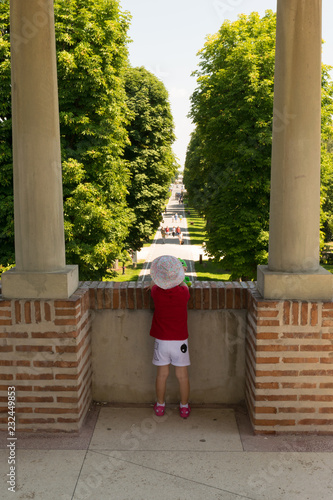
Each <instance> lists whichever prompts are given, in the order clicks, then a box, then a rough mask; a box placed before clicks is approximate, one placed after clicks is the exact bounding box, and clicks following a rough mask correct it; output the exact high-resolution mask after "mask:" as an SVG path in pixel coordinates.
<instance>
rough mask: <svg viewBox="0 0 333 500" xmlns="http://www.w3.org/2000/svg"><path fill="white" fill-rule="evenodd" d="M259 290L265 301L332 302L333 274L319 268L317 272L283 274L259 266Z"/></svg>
mask: <svg viewBox="0 0 333 500" xmlns="http://www.w3.org/2000/svg"><path fill="white" fill-rule="evenodd" d="M257 288H258V290H259V292H260V294H261V295H262V297H263V298H265V299H279V300H283V299H286V300H323V301H329V302H330V301H332V297H333V274H331V273H330V272H329V271H327V270H326V269H324V268H323V267H319V269H318V271H317V272H309V273H283V272H277V271H269V269H268V266H258V269H257Z"/></svg>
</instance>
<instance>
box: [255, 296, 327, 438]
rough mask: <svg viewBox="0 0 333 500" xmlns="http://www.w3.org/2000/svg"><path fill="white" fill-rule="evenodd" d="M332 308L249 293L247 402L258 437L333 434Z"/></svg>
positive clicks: (316, 303)
mask: <svg viewBox="0 0 333 500" xmlns="http://www.w3.org/2000/svg"><path fill="white" fill-rule="evenodd" d="M332 341H333V304H332V303H331V302H330V303H323V302H310V301H309V302H301V301H297V300H295V301H290V300H287V301H274V300H263V299H262V298H261V297H260V295H259V294H258V292H257V291H256V290H251V293H249V307H248V335H247V367H246V370H247V372H246V373H247V374H246V381H247V383H246V399H247V405H248V408H249V412H250V416H251V420H252V424H253V427H254V429H255V431H256V432H257V433H279V432H301V433H309V432H317V433H324V434H328V433H333V342H332Z"/></svg>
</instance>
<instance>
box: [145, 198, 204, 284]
mask: <svg viewBox="0 0 333 500" xmlns="http://www.w3.org/2000/svg"><path fill="white" fill-rule="evenodd" d="M177 191H178V192H179V191H180V190H179V189H174V190H173V192H172V195H171V197H170V200H169V203H168V205H167V210H166V213H165V214H164V216H163V219H164V223H163V224H161V227H162V226H164V228H166V227H167V226H168V227H169V229H170V230H171V233H172V227H173V226H175V227H177V226H179V227H180V229H181V232H182V235H183V241H184V244H183V245H180V244H179V239H178V237H177V236H174V237H173V236H172V234H171V233H170V234H169V236H167V237H166V238H165V240H163V238H162V236H161V231H160V230H158V231H157V233H156V235H155V238H154V241H153V243H152V245H150V247H145V248H143V249H142V250H141V251H140V252H139V253H138V260H140V259H141V260H142V259H144V260H145V261H146V263H145V266H144V269H143V270H142V271H141V273H140V277H139V281H149V280H150V264H151V263H152V261H153V260H154V259H155V258H156V257H159V256H160V255H166V254H167V255H174V256H175V257H177V258H181V259H183V260H185V262H186V264H187V272H186V276H189V277H191V279H192V280H193V279H195V270H194V262H195V261H196V260H199V256H200V254H201V255H202V256H203V257H204V256H205V251H204V249H203V248H202V246H199V245H191V242H190V237H189V233H188V229H187V219H186V211H185V209H184V205H183V203H179V201H178V199H177V198H176V192H177ZM176 216H177V220H175V217H176ZM180 218H181V220H180Z"/></svg>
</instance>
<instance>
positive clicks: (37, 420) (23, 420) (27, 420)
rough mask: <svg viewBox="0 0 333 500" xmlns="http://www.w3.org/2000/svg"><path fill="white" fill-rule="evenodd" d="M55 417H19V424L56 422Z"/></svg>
mask: <svg viewBox="0 0 333 500" xmlns="http://www.w3.org/2000/svg"><path fill="white" fill-rule="evenodd" d="M54 423H55V419H54V418H22V417H20V418H19V424H31V425H33V424H54Z"/></svg>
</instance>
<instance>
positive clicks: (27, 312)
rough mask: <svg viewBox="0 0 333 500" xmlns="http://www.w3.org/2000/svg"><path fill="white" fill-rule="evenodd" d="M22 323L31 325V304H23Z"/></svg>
mask: <svg viewBox="0 0 333 500" xmlns="http://www.w3.org/2000/svg"><path fill="white" fill-rule="evenodd" d="M24 321H25V323H27V324H30V323H31V302H28V301H27V302H25V303H24Z"/></svg>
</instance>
